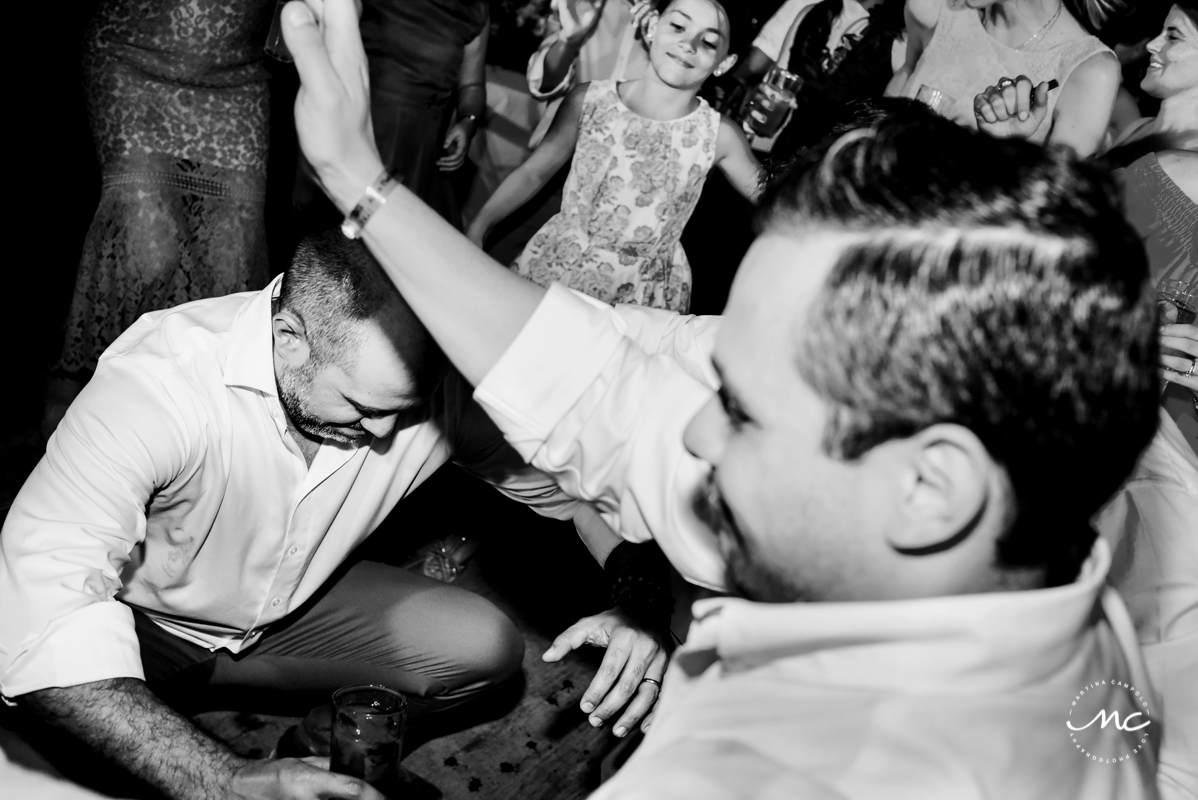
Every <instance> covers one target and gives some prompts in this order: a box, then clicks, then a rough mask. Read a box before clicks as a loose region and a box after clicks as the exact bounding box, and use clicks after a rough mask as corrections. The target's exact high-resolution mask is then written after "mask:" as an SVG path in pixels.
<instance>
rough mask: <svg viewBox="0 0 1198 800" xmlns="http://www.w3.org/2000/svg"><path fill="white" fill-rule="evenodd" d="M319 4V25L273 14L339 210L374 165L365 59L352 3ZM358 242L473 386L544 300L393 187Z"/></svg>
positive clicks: (292, 10)
mask: <svg viewBox="0 0 1198 800" xmlns="http://www.w3.org/2000/svg"><path fill="white" fill-rule="evenodd" d="M319 7H320V9H321V14H322V19H321V24H320V26H319V27H318V26H317V23H316V18H315V16H314V14H313V11H312V9H311V8H309V7H308V6H307V5H305V4H304V3H302V2H299V1H298V0H297V1H296V2H292V3H289V4H288V5H287V8H286V9H285V10H284V15H283V17H284V35H285V36H286V37H287V42H288V47H292V45H293V44H294V47H293V48H292V50H291V52H292V55H294V56H295V59H296V68H297V69H298V70H299V73H300V79H301V86H300V90H299V92H298V94H297V96H296V101H295V119H296V129H297V132H298V134H299V137H300V144H301V146H302V147H303V150H304V153H305V155H306V156H307V157H308V159H309V161H310V162H311V163H312V165H313V166H314V167H315V168H316V170H317V173H318V174H319V176H320V179H321V182H322V184H323V185H324V187H325V191H326V192H328V194H329V196H330V197H331V198H332V199H333V201H334V202H335V203H336V204H337V205H338V206H339V207H340V208H341V210H342V211H348V210H349V209H350V208H352V207H353V206H354V205H355V204H356V203H357V202H358V200H359V199H360V198H361V197H362V195H363V193H364V191H365V189H366V187H367V186H369V185H370V184H371V183H372V182H373V181H374V180H375V178H377V177H378V175H379V173H380V172H381V171H382V169H383V163H382V160H381V159H380V158H379V155H378V151H377V149H376V148H375V145H374V137H373V134H372V132H371V128H370V110H369V92H368V88H367V82H366V54H365V52H364V51H363V49H362V39H361V37H360V36H359V34H358V19H357V14H356V12H355V11H354V7H353V2H352V0H326V1H325V2H323V3H321V4H320V6H319ZM365 239H366V242H367V244H369V245H370V249H371V251H372V252H373V253H374V254H375V256H376V257H377V258H378V260H379V262H380V263H381V264H382V266H383V268H384V270H386V272H387V274H388V275H389V276H390V277H391V279H392V280H393V281H394V282H395V284H396V286H397V287H398V288H399V290H400V292H402V293H403V295H404V297H405V298H406V299H407V301H408V303H409V304H410V305H411V307H412V309H413V310H414V311H415V312H416V314H417V315H418V316H419V317H420V319H421V320H422V321H423V322H424V324H425V326H426V327H427V328H428V329H429V331H430V332H431V333H432V334H433V336H434V337H435V338H436V339H437V341H438V342H439V343H440V344H441V347H442V349H443V350H444V351H445V354H446V355H447V356H448V357H449V358H450V360H451V361H453V363H454V364H455V365H456V366H457V367H458V369H459V371H460V372H461V373H462V375H463V376H464V377H465V378H466V380H468V381H469V382H470V383H472V384H475V385H477V383H478V382H479V381H480V380H482V378H483V376H484V375H486V373H487V371H488V370H490V368H491V366H492V365H494V363H495V362H496V361H497V360H498V359H499V356H500V355H502V354H503V351H504V350H505V349H507V347H508V345H509V344H510V343H511V342H512V340H513V339H514V338H515V337H516V334H518V333H519V332H520V329H521V328H522V327H523V326H524V323H525V322H526V321H527V319H528V318H529V316H531V315H532V312H533V311H534V310H535V309H536V307H537V304H538V303H539V302H540V300H541V297H542V296H543V295H544V294H545V290H544V289H542V288H541V287H539V286H537V285H536V284H534V283H531V282H529V281H526V280H524V279H523V278H520V277H519V276H517V275H515V274H513V273H512V272H509V271H508V270H507V269H505V268H504V267H501V266H500V265H499V264H497V263H496V262H495V261H493V260H492V259H490V258H488V257H487V255H486V254H485V253H483V252H482V251H481V250H479V249H478V248H477V247H475V246H474V245H473V244H471V243H470V241H469V240H468V239H467V238H466V237H465V236H463V235H462V234H460V233H458V232H457V231H456V230H454V229H453V227H452V226H450V225H449V224H448V223H447V222H445V221H444V220H443V219H441V217H440V216H439V215H438V214H437V213H436V212H434V211H432V210H431V209H429V207H428V206H426V205H425V204H424V203H422V202H420V200H419V198H417V197H416V196H415V195H413V194H412V193H411V192H410V191H408V190H407V189H405V188H404V187H402V186H400V187H397V188H396V189H394V190H393V191H392V192H391V193H390V195H389V196H388V198H387V202H386V204H385V205H383V206H382V208H381V209H379V210H378V211H377V212H376V213H375V215H374V217H373V218H372V219H371V221H370V224H369V225H367V226H366V228H365Z"/></svg>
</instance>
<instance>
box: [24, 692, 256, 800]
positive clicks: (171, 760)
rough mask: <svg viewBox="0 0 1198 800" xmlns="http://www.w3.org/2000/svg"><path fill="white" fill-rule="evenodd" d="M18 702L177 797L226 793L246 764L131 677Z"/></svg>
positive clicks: (202, 798)
mask: <svg viewBox="0 0 1198 800" xmlns="http://www.w3.org/2000/svg"><path fill="white" fill-rule="evenodd" d="M20 704H21V705H22V706H26V707H28V708H30V709H31V710H32V711H33V712H35V713H36V714H37V715H38V716H40V717H41V718H42V719H44V720H45V721H46V722H48V723H49V724H51V725H53V726H54V727H57V728H59V729H61V730H64V731H66V732H68V733H70V734H72V735H74V736H75V737H77V738H78V739H80V740H82V741H83V742H85V743H87V744H88V745H90V746H91V747H92V748H94V749H95V750H97V751H98V752H100V753H101V754H103V755H104V756H105V757H107V758H108V759H110V760H111V761H113V762H115V763H117V764H119V765H121V766H122V767H124V768H125V769H127V770H128V771H129V772H131V773H133V774H134V775H136V776H138V777H139V778H141V779H142V780H144V781H146V782H147V783H149V784H150V785H152V786H154V787H155V788H157V789H159V790H160V791H162V792H163V793H164V794H165V795H167V796H168V797H171V798H178V800H184V799H186V800H217V798H225V797H226V796H228V792H229V786H230V781H231V779H232V777H233V775H234V773H235V772H236V771H237V769H238V768H239V767H241V766H242V765H243V764H244V763H245V760H244V759H241V758H239V757H237V756H236V755H234V754H233V753H232V752H230V751H229V750H228V749H227V748H226V747H225V746H224V745H222V744H220V743H218V742H217V741H215V740H214V739H212V738H210V737H209V736H208V735H207V734H205V733H204V732H202V731H201V730H199V729H198V728H196V727H195V726H194V725H192V724H191V723H190V722H189V721H188V720H187V719H186V718H184V717H183V716H181V715H180V714H178V713H177V712H175V711H174V710H172V709H171V708H170V707H168V706H167V705H166V704H165V703H163V702H162V701H161V700H159V699H158V698H157V697H156V696H155V695H154V693H153V692H151V691H150V689H149V687H147V686H146V684H145V683H144V682H142V681H140V680H136V679H134V678H114V679H111V680H103V681H96V682H94V683H85V684H81V685H79V686H68V687H64V688H55V689H42V690H41V691H37V692H30V693H29V694H27V695H23V696H22V697H21V698H20Z"/></svg>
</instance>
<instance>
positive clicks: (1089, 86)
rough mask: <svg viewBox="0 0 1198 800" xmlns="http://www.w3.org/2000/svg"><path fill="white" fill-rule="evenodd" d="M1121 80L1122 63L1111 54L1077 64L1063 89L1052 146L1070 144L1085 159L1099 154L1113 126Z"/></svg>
mask: <svg viewBox="0 0 1198 800" xmlns="http://www.w3.org/2000/svg"><path fill="white" fill-rule="evenodd" d="M1120 80H1121V78H1120V70H1119V60H1118V59H1116V58H1115V56H1114V55H1112V54H1111V53H1105V52H1104V53H1096V54H1094V55H1092V56H1090V57H1089V58H1087V59H1086V60H1085V61H1083V62H1082V63H1081V64H1078V65H1077V67H1076V68H1075V69H1074V70H1073V72H1072V73H1071V74H1070V75H1069V77H1068V78H1066V79H1065V85H1064V86H1062V87H1061V97H1060V98H1059V99H1058V100H1057V105H1056V108H1055V109H1054V110H1053V121H1052V132H1051V133H1049V135H1048V141H1049V143H1050V144H1067V145H1069V146H1070V147H1072V148H1073V149H1074V150H1075V151H1077V154H1078V155H1079V156H1082V157H1083V158H1084V157H1087V156H1092V155H1094V154H1095V153H1097V152H1098V148H1100V147H1101V146H1102V143H1103V139H1104V138H1105V137H1106V131H1107V126H1109V125H1110V123H1111V114H1112V113H1113V112H1114V110H1115V97H1116V95H1118V93H1119V81H1120Z"/></svg>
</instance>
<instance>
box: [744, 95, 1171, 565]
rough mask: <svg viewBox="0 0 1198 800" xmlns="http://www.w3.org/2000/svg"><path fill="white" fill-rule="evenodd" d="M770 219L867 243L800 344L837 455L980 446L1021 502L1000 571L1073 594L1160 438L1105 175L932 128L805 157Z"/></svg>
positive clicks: (1147, 336) (883, 134)
mask: <svg viewBox="0 0 1198 800" xmlns="http://www.w3.org/2000/svg"><path fill="white" fill-rule="evenodd" d="M764 214H765V216H764V224H765V225H766V226H767V227H768V228H770V229H771V230H774V231H780V232H783V233H785V232H787V231H794V232H796V233H801V232H802V231H803V230H804V229H808V228H809V229H815V230H829V229H831V230H838V231H843V232H847V233H849V234H855V236H853V237H852V238H851V239H850V244H848V245H847V246H846V247H845V249H844V251H843V252H842V253H841V254H840V256H839V258H838V261H837V263H836V264H835V266H834V267H833V269H832V271H831V273H830V274H829V276H828V278H827V281H826V283H825V285H824V286H823V288H822V290H821V296H820V297H819V298H818V299H817V300H816V301H815V302H814V303H813V305H812V309H811V312H810V314H809V316H808V318H807V320H806V323H805V325H804V327H803V329H802V330H801V331H800V332H798V334H797V336H798V339H799V341H798V345H799V346H798V353H799V356H798V369H799V371H800V374H801V375H802V376H803V378H804V380H805V381H807V382H808V383H809V384H810V385H811V386H812V387H813V388H814V389H815V390H816V391H817V392H818V393H819V394H820V395H821V396H822V397H823V399H824V400H825V401H826V402H827V403H828V404H829V405H830V407H831V408H832V414H831V417H830V420H829V423H828V426H827V430H826V431H825V440H824V441H825V448H826V450H827V451H828V452H829V453H830V454H832V455H835V456H837V457H841V458H844V459H854V458H857V457H859V456H860V455H862V454H863V453H865V452H866V451H867V450H869V449H870V448H872V447H874V446H875V445H877V444H880V443H882V442H884V441H886V440H888V439H893V438H900V437H905V436H910V435H912V434H914V433H916V432H918V431H919V430H922V429H924V428H927V427H929V426H931V425H934V424H937V423H956V424H959V425H962V426H964V427H966V428H969V429H970V430H971V431H973V433H974V434H975V435H977V436H978V438H979V439H980V440H981V442H982V443H983V444H984V445H985V447H986V448H987V450H988V451H989V452H990V454H991V456H992V457H994V458H995V459H996V461H998V462H999V463H1001V464H1002V465H1003V466H1004V467H1005V469H1006V471H1007V473H1008V476H1009V480H1010V484H1011V488H1012V492H1013V495H1014V502H1015V509H1014V514H1013V516H1012V519H1011V521H1010V525H1009V527H1008V529H1007V530H1006V531H1005V532H1004V534H1003V536H1002V537H1001V538H1000V541H999V546H998V553H997V563H998V564H1000V565H1002V566H1006V567H1044V568H1046V571H1047V580H1048V581H1049V583H1050V585H1056V584H1059V583H1064V582H1068V581H1070V580H1073V579H1074V577H1075V576H1076V574H1077V571H1078V568H1079V567H1080V565H1081V563H1082V561H1084V559H1085V557H1086V555H1087V554H1088V553H1089V550H1090V547H1091V546H1092V544H1093V539H1094V534H1093V532H1092V530H1091V529H1090V527H1089V524H1088V522H1089V519H1090V517H1091V516H1092V515H1093V514H1094V513H1095V512H1096V511H1097V510H1098V508H1099V507H1100V506H1101V504H1102V503H1103V502H1105V501H1106V500H1107V499H1108V498H1109V497H1110V496H1111V494H1112V493H1113V492H1114V491H1115V490H1116V489H1117V488H1118V487H1119V485H1120V484H1121V483H1122V481H1123V480H1124V479H1125V478H1126V477H1127V475H1128V474H1129V473H1130V471H1131V469H1132V468H1133V466H1134V464H1135V461H1136V458H1137V457H1138V455H1139V453H1140V452H1141V451H1142V450H1143V448H1144V447H1145V446H1146V445H1147V443H1148V441H1149V439H1151V437H1152V435H1153V432H1154V431H1155V428H1156V422H1157V411H1156V406H1157V397H1158V392H1159V389H1158V385H1157V379H1156V362H1157V340H1156V308H1155V303H1154V296H1153V292H1152V291H1151V289H1150V287H1149V284H1148V270H1147V262H1146V258H1145V255H1144V249H1143V247H1142V245H1141V244H1140V242H1139V240H1138V239H1137V238H1136V236H1135V234H1134V232H1133V231H1132V229H1131V228H1130V226H1129V225H1128V223H1127V222H1126V221H1125V220H1124V218H1123V216H1122V214H1121V213H1120V210H1119V204H1118V199H1117V194H1116V190H1115V187H1114V185H1113V183H1112V181H1111V180H1110V178H1109V176H1108V175H1107V174H1106V173H1105V172H1104V171H1103V170H1102V169H1101V168H1099V167H1098V166H1096V165H1093V164H1087V163H1084V162H1081V161H1078V160H1076V159H1075V158H1074V157H1073V156H1072V154H1071V152H1069V151H1066V150H1064V149H1047V150H1046V149H1042V148H1040V147H1037V146H1035V145H1032V144H1029V143H1027V142H1022V141H1011V140H999V139H994V138H991V137H988V136H986V135H984V134H979V133H975V132H973V131H969V130H966V129H964V128H961V127H959V126H957V125H956V124H954V123H952V122H949V121H947V120H944V119H941V118H939V117H936V116H935V115H933V114H932V113H930V112H928V113H927V114H924V115H923V118H922V119H914V120H913V119H909V118H904V119H902V120H899V121H881V122H875V123H874V124H872V125H870V126H867V127H863V128H858V129H856V130H852V131H850V132H848V133H844V134H842V135H841V136H839V137H838V138H836V139H834V140H832V141H830V142H826V143H825V144H823V145H821V146H819V147H816V148H813V149H812V150H810V151H808V152H807V153H806V154H804V155H803V156H802V157H801V158H800V163H799V164H798V165H797V167H796V169H795V170H794V172H792V174H791V176H790V178H789V179H788V180H787V181H784V182H782V183H780V184H777V185H775V186H774V187H773V188H772V189H771V193H770V204H769V207H768V208H766V209H765V210H764ZM801 268H802V265H799V264H797V265H796V269H801Z"/></svg>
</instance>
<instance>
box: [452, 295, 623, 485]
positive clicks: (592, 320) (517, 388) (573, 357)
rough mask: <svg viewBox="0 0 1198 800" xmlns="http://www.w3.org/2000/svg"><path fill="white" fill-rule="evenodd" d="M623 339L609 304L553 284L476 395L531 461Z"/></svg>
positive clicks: (518, 449) (621, 328)
mask: <svg viewBox="0 0 1198 800" xmlns="http://www.w3.org/2000/svg"><path fill="white" fill-rule="evenodd" d="M624 341H625V337H624V331H623V326H622V325H621V324H620V323H619V320H618V318H617V317H616V315H615V312H614V311H612V308H611V306H609V305H607V304H606V303H602V302H600V301H598V300H595V299H593V298H590V297H587V296H586V295H584V294H580V293H578V292H575V291H573V290H571V289H567V288H565V287H563V286H561V285H559V284H552V285H551V286H550V287H549V291H547V292H546V293H545V297H544V298H543V299H542V300H541V303H540V305H538V306H537V308H536V311H534V312H533V315H532V316H531V317H529V319H528V322H527V323H525V325H524V328H523V329H522V330H521V331H520V333H519V334H518V335H517V336H516V339H515V340H514V341H513V342H512V344H511V345H510V346H509V347H508V349H507V350H506V351H505V352H504V354H503V355H502V356H500V358H499V361H498V362H496V364H495V366H493V367H492V368H491V371H490V372H488V373H487V375H486V377H484V378H483V380H482V381H481V382H480V383H479V384H478V388H477V389H475V391H474V398H475V399H476V400H477V401H478V402H479V404H480V405H482V406H483V407H484V408H486V409H487V412H488V413H489V414H490V416H491V418H492V419H493V420H494V421H495V424H496V425H498V426H499V429H500V430H502V431H503V434H504V436H505V437H506V438H507V440H508V442H509V443H510V444H511V445H512V447H514V448H515V449H516V451H517V452H518V453H519V454H520V455H521V456H522V457H523V458H524V460H525V461H532V458H533V456H534V455H535V454H536V452H537V450H538V449H540V447H541V445H542V444H543V443H544V442H545V440H547V439H548V438H549V435H550V433H552V431H553V429H554V428H556V427H557V425H558V423H559V422H561V420H562V419H563V418H564V417H565V416H566V414H567V413H568V412H569V411H570V409H571V408H573V407H574V406H575V405H576V404H577V403H578V401H579V399H581V398H582V396H583V394H584V393H585V392H586V390H587V389H588V387H590V386H591V385H592V384H593V383H594V382H595V379H596V378H598V377H599V374H600V373H601V372H602V371H603V367H604V366H605V365H606V364H607V362H608V361H609V360H610V359H611V358H612V356H614V355H615V353H616V351H617V350H618V349H619V348H620V346H621V345H622V344H623V343H624Z"/></svg>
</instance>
